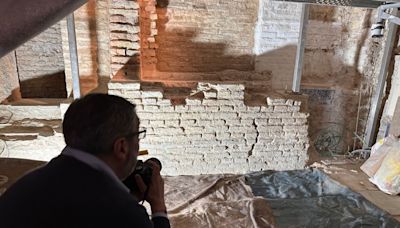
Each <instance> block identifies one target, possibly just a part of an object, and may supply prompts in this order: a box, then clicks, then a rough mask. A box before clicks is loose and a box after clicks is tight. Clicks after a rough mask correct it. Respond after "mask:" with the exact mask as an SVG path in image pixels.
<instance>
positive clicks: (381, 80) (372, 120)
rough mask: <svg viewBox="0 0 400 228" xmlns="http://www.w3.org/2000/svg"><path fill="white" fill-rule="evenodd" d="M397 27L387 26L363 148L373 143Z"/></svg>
mask: <svg viewBox="0 0 400 228" xmlns="http://www.w3.org/2000/svg"><path fill="white" fill-rule="evenodd" d="M392 14H393V15H396V16H399V10H398V9H396V8H395V9H394V10H393V13H392ZM397 27H398V25H396V24H394V23H390V24H389V32H388V35H387V38H386V43H385V50H384V53H383V57H382V64H381V69H380V71H379V76H378V85H377V87H376V90H375V93H374V95H373V97H372V103H371V109H370V111H369V116H368V122H367V129H366V135H365V142H364V145H363V147H364V148H368V147H371V146H372V145H373V144H374V142H375V138H376V132H377V131H376V128H377V125H378V118H379V114H380V110H381V106H382V97H383V90H384V88H385V84H386V78H387V74H388V68H389V64H390V60H391V58H392V51H393V46H394V41H395V39H396V34H397Z"/></svg>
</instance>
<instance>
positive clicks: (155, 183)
mask: <svg viewBox="0 0 400 228" xmlns="http://www.w3.org/2000/svg"><path fill="white" fill-rule="evenodd" d="M147 162H148V163H150V165H151V166H152V168H153V172H152V176H151V181H150V184H149V186H146V184H145V183H144V182H143V180H142V177H141V176H140V175H135V180H136V184H137V186H138V188H139V192H138V198H139V200H142V199H143V198H144V197H146V198H145V200H146V201H147V202H149V204H150V206H151V212H152V213H153V214H154V213H160V212H162V213H166V212H167V208H166V206H165V200H164V180H163V179H162V177H161V175H160V167H159V166H158V164H157V163H156V162H154V161H151V160H150V161H147ZM146 191H147V194H146ZM145 194H146V196H145Z"/></svg>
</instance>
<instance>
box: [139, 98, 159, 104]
mask: <svg viewBox="0 0 400 228" xmlns="http://www.w3.org/2000/svg"><path fill="white" fill-rule="evenodd" d="M142 103H143V104H144V105H156V104H157V99H156V98H143V99H142Z"/></svg>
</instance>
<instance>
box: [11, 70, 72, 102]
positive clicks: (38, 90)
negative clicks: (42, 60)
mask: <svg viewBox="0 0 400 228" xmlns="http://www.w3.org/2000/svg"><path fill="white" fill-rule="evenodd" d="M19 83H20V90H21V96H22V98H66V97H67V90H66V84H65V72H64V71H59V72H55V73H53V74H47V75H42V76H37V77H34V78H32V79H28V80H24V81H20V82H19ZM54 85H57V86H54Z"/></svg>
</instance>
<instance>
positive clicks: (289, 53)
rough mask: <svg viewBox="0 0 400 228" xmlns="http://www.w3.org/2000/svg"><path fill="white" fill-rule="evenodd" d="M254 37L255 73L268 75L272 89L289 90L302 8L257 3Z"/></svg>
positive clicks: (266, 2) (281, 4) (282, 4)
mask: <svg viewBox="0 0 400 228" xmlns="http://www.w3.org/2000/svg"><path fill="white" fill-rule="evenodd" d="M258 18H259V20H258V23H257V25H256V33H255V47H254V51H255V54H256V59H255V68H256V71H257V72H263V71H271V74H272V80H271V84H272V87H273V88H275V89H285V88H288V89H290V88H291V85H292V81H293V72H294V64H295V58H296V48H297V42H298V37H299V29H300V18H301V4H297V3H286V2H276V1H272V0H260V9H259V13H258Z"/></svg>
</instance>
